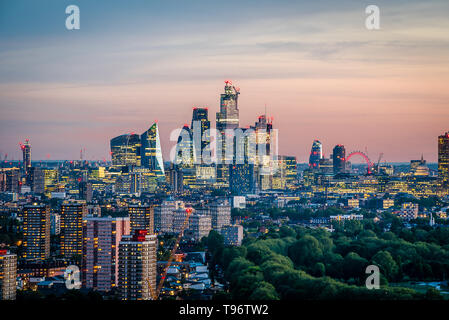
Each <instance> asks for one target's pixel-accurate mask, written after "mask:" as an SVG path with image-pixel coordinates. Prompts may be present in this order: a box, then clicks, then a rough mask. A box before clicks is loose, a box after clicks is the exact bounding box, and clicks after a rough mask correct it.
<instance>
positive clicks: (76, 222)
mask: <svg viewBox="0 0 449 320" xmlns="http://www.w3.org/2000/svg"><path fill="white" fill-rule="evenodd" d="M60 216H61V222H60V223H61V255H62V256H64V257H65V258H72V257H73V256H81V255H82V254H83V222H84V220H85V219H86V217H87V206H86V204H85V203H64V204H62V205H61V212H60Z"/></svg>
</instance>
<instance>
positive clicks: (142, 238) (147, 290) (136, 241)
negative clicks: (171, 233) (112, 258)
mask: <svg viewBox="0 0 449 320" xmlns="http://www.w3.org/2000/svg"><path fill="white" fill-rule="evenodd" d="M156 250H157V237H156V235H148V234H147V231H146V230H136V231H135V233H134V234H133V235H129V236H127V235H125V236H123V237H122V240H121V241H120V244H119V276H118V289H119V294H120V297H121V299H122V300H151V299H153V298H154V296H155V293H156V289H157V288H156V268H157V264H156Z"/></svg>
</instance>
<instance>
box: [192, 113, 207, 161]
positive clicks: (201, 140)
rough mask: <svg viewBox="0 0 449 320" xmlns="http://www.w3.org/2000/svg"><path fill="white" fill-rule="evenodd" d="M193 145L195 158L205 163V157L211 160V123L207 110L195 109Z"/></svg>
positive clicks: (193, 116)
mask: <svg viewBox="0 0 449 320" xmlns="http://www.w3.org/2000/svg"><path fill="white" fill-rule="evenodd" d="M190 127H191V128H192V140H193V141H192V145H193V152H194V153H195V157H196V159H198V160H201V161H200V163H203V162H204V161H205V160H206V159H203V155H204V156H206V157H209V159H208V160H210V121H209V118H208V109H207V108H193V114H192V124H191V126H190Z"/></svg>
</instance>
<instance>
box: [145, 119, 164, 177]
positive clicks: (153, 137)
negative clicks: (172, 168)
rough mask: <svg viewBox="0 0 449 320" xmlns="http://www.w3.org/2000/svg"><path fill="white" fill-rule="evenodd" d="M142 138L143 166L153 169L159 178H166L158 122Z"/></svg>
mask: <svg viewBox="0 0 449 320" xmlns="http://www.w3.org/2000/svg"><path fill="white" fill-rule="evenodd" d="M140 140H141V142H142V151H141V157H142V166H143V167H146V168H149V169H150V170H151V171H153V172H154V174H155V175H156V177H157V179H158V180H163V179H165V172H164V161H163V159H162V150H161V142H160V139H159V129H158V126H157V123H156V122H155V123H154V124H153V125H152V126H151V127H150V129H148V130H147V131H145V132H144V133H142V135H141V136H140Z"/></svg>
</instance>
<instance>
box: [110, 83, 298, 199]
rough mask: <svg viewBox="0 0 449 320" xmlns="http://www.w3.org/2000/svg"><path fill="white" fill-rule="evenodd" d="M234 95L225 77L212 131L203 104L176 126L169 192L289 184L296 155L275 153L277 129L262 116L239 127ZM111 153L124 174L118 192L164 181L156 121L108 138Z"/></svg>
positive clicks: (143, 188)
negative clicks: (136, 131) (188, 120)
mask: <svg viewBox="0 0 449 320" xmlns="http://www.w3.org/2000/svg"><path fill="white" fill-rule="evenodd" d="M239 94H240V90H239V89H238V88H236V87H235V86H233V85H232V83H231V82H230V81H225V88H224V93H223V94H221V96H220V111H219V112H217V113H216V129H213V128H211V122H210V120H209V118H208V109H207V108H198V107H195V108H193V113H192V121H191V125H190V127H189V126H188V125H187V124H186V125H184V127H183V128H182V129H181V130H180V133H179V137H178V140H177V144H176V151H175V156H174V158H173V159H170V165H169V166H168V167H167V180H168V181H169V183H170V186H171V189H172V190H173V192H175V193H182V192H183V191H184V187H188V188H190V189H198V188H210V187H215V188H225V189H229V190H230V191H231V192H232V193H234V194H247V193H253V192H257V191H258V190H268V189H285V188H289V187H290V188H291V187H292V186H293V184H294V183H295V181H296V176H297V172H296V158H295V157H293V156H280V155H278V154H277V152H276V147H277V145H276V143H277V136H276V130H274V129H273V123H272V119H269V118H268V117H267V116H266V115H261V116H259V117H258V121H256V122H255V124H254V126H249V127H245V128H242V127H240V122H239V108H238V97H239ZM212 137H214V139H212ZM212 140H214V142H212ZM111 156H112V165H113V166H115V167H117V168H119V169H120V170H122V172H123V173H124V174H123V175H122V176H121V177H120V179H119V181H118V183H117V184H116V191H117V192H123V193H139V192H149V191H153V190H154V189H155V188H156V185H157V182H158V181H159V182H161V181H163V180H164V174H165V173H164V164H163V160H162V151H161V147H160V140H159V133H158V127H157V123H154V124H153V125H152V126H151V128H150V129H149V130H148V131H146V132H145V133H143V134H142V135H140V136H139V135H137V134H125V135H121V136H118V137H116V138H113V139H112V140H111Z"/></svg>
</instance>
